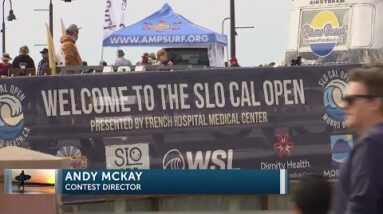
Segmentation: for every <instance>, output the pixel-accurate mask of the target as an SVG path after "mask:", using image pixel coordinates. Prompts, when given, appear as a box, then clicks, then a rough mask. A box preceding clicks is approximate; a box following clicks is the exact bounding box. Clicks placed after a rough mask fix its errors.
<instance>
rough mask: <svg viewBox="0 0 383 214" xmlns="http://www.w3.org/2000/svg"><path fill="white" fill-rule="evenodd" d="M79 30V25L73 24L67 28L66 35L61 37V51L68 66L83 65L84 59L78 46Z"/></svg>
mask: <svg viewBox="0 0 383 214" xmlns="http://www.w3.org/2000/svg"><path fill="white" fill-rule="evenodd" d="M79 30H80V29H79V28H78V27H77V25H75V24H71V25H69V27H68V28H67V29H66V35H63V36H62V37H61V39H60V42H61V52H62V54H63V55H64V58H65V65H66V66H68V65H69V66H82V59H81V56H80V54H79V52H78V49H77V46H76V41H77V40H78V33H79Z"/></svg>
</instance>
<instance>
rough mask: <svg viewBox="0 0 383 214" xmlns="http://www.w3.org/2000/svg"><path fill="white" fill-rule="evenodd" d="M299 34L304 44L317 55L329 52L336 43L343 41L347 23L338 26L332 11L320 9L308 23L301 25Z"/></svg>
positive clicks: (323, 55) (328, 53)
mask: <svg viewBox="0 0 383 214" xmlns="http://www.w3.org/2000/svg"><path fill="white" fill-rule="evenodd" d="M301 32H302V33H301V36H302V38H303V41H304V43H305V44H307V45H308V46H310V49H311V50H312V51H313V53H314V54H315V55H317V56H319V57H326V56H328V55H330V54H331V52H332V51H333V50H334V48H335V47H336V45H337V44H338V43H344V42H345V39H346V37H347V25H343V26H340V23H339V20H338V18H337V16H336V15H335V13H334V12H332V11H321V12H319V13H318V14H317V15H315V17H314V18H313V19H312V21H311V23H310V24H305V25H303V26H302V31H301Z"/></svg>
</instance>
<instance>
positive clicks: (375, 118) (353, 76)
mask: <svg viewBox="0 0 383 214" xmlns="http://www.w3.org/2000/svg"><path fill="white" fill-rule="evenodd" d="M343 101H344V111H345V115H346V118H345V120H346V124H347V126H348V127H349V128H351V129H352V130H353V131H355V132H356V134H357V135H358V136H359V138H358V140H357V141H356V142H355V143H354V147H353V149H352V150H351V152H350V154H349V156H348V158H347V160H346V161H345V162H344V163H343V166H342V167H341V171H340V176H339V182H338V184H337V191H336V195H335V198H334V208H333V212H332V213H335V214H340V213H342V214H344V213H346V214H355V213H360V214H362V213H368V214H375V213H382V212H383V66H370V67H364V68H357V69H354V70H352V71H351V72H350V78H349V85H348V86H347V88H346V93H345V96H344V97H343Z"/></svg>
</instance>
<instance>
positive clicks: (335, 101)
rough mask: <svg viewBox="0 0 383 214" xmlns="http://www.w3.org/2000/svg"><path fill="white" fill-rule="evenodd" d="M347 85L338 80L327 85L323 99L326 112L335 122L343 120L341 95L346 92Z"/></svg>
mask: <svg viewBox="0 0 383 214" xmlns="http://www.w3.org/2000/svg"><path fill="white" fill-rule="evenodd" d="M346 86H347V83H346V82H345V81H343V80H340V79H335V80H332V81H331V82H330V83H329V84H327V86H326V88H325V91H324V94H323V99H324V106H325V109H326V112H327V114H328V115H329V116H331V117H332V118H334V119H336V120H343V119H344V111H343V108H344V104H343V101H342V99H343V93H344V91H345V90H346Z"/></svg>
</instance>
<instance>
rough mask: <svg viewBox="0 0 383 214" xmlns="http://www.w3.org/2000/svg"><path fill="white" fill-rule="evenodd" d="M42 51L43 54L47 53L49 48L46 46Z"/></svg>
mask: <svg viewBox="0 0 383 214" xmlns="http://www.w3.org/2000/svg"><path fill="white" fill-rule="evenodd" d="M40 53H42V54H46V53H48V49H47V48H44V49H42V50H41V51H40Z"/></svg>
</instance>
